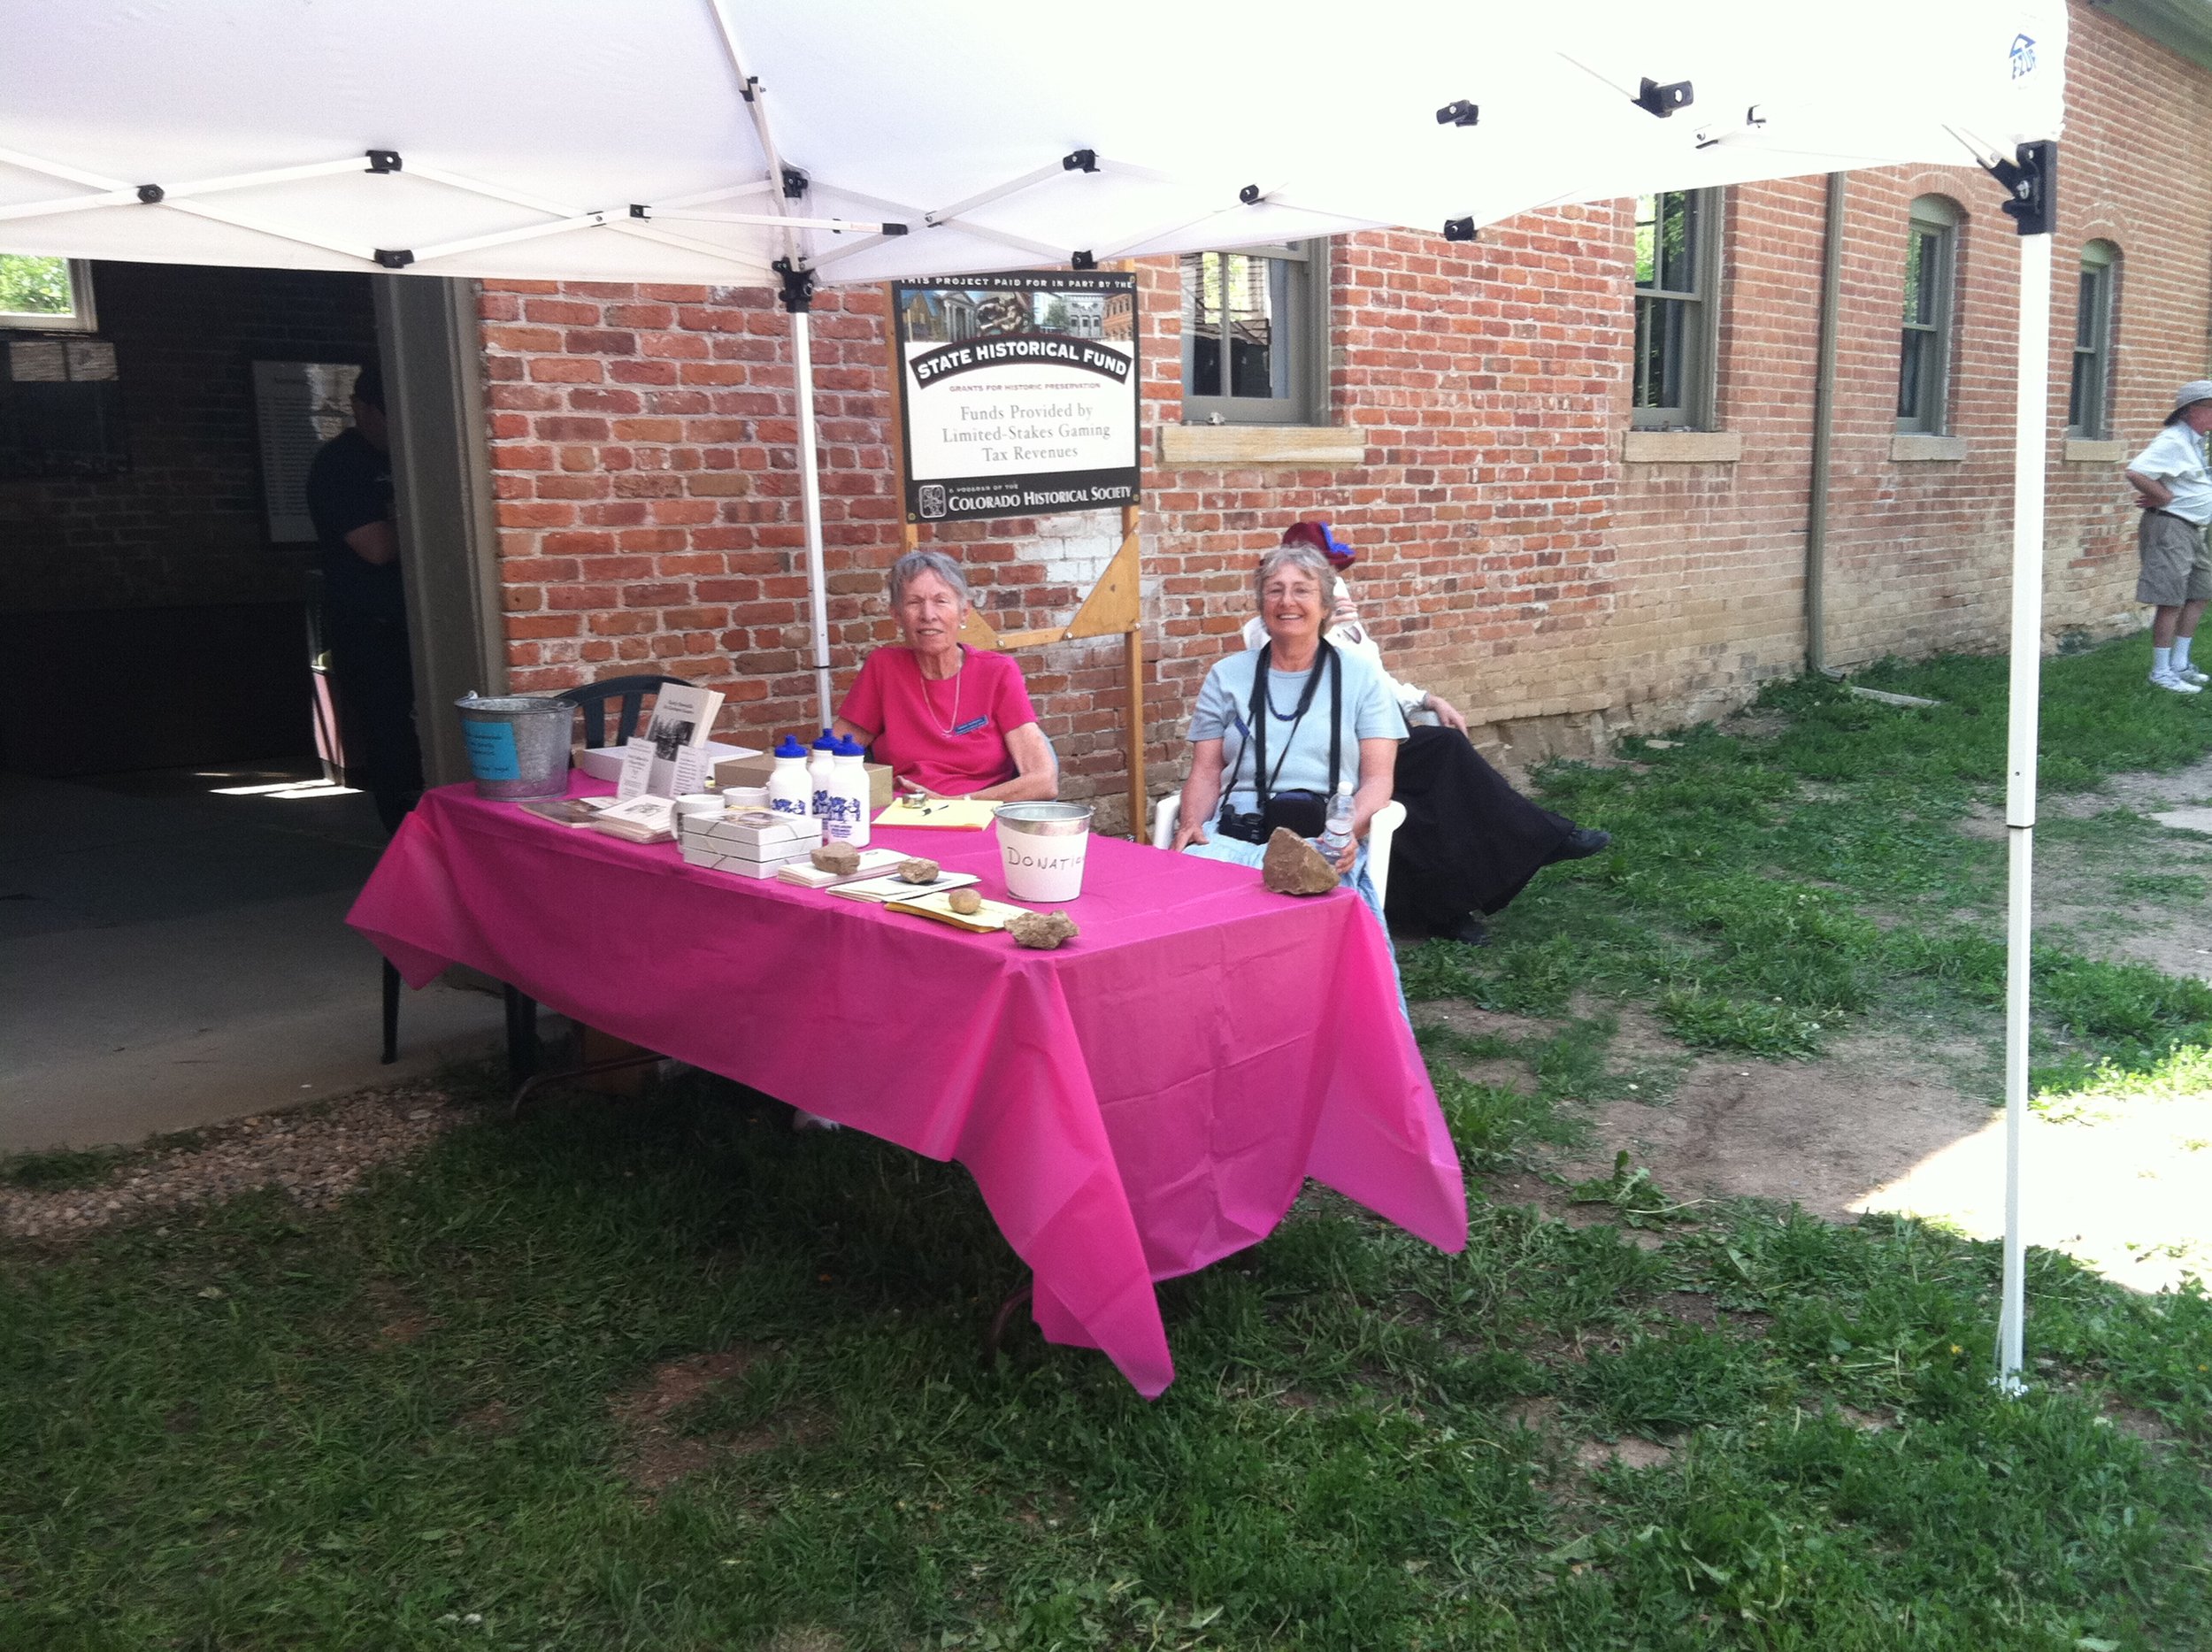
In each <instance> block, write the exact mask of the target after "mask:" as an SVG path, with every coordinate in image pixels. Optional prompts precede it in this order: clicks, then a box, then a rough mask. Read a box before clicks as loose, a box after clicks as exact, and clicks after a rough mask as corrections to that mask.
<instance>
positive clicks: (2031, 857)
mask: <svg viewBox="0 0 2212 1652" xmlns="http://www.w3.org/2000/svg"><path fill="white" fill-rule="evenodd" d="M2018 333H2019V350H2020V365H2019V374H2018V395H2019V400H2018V403H2017V405H2016V408H2015V411H2014V419H2015V425H2014V437H2013V440H2014V443H2015V446H2014V450H2013V473H2012V680H2011V692H2010V723H2009V727H2008V736H2009V738H2008V756H2007V760H2006V765H2005V766H2006V784H2005V826H2006V834H2005V835H2006V838H2007V850H2008V870H2007V878H2008V887H2007V891H2006V911H2005V1260H2004V1290H2003V1310H2002V1314H2001V1318H1999V1320H1998V1325H1997V1386H1998V1387H2000V1388H2001V1389H2003V1390H2004V1391H2005V1392H2006V1393H2008V1394H2018V1393H2020V1392H2021V1391H2022V1389H2023V1387H2024V1383H2023V1382H2022V1380H2021V1376H2020V1371H2021V1367H2022V1365H2023V1364H2024V1353H2025V1341H2026V1335H2025V1333H2026V1313H2027V1291H2026V1251H2025V1246H2024V1242H2023V1238H2022V1234H2021V1227H2020V1138H2021V1133H2022V1131H2023V1130H2024V1127H2025V1126H2026V1123H2027V1116H2028V1031H2029V1028H2028V1008H2029V976H2030V972H2031V967H2032V952H2031V947H2032V939H2033V937H2032V918H2033V912H2034V865H2035V748H2036V737H2037V728H2038V722H2039V718H2038V713H2039V699H2040V695H2041V688H2042V675H2043V487H2044V471H2045V468H2046V466H2047V463H2048V458H2049V455H2048V448H2047V435H2046V432H2045V426H2046V425H2047V422H2048V420H2049V418H2050V371H2051V237H2050V236H2049V235H2047V234H2041V235H2023V236H2022V237H2020V323H2019V327H2018Z"/></svg>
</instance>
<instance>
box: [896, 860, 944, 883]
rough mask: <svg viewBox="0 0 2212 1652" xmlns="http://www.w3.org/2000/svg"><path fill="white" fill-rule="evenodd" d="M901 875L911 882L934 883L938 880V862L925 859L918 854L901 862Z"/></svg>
mask: <svg viewBox="0 0 2212 1652" xmlns="http://www.w3.org/2000/svg"><path fill="white" fill-rule="evenodd" d="M899 876H900V877H902V878H903V879H905V880H906V881H907V882H909V883H934V882H936V881H937V863H936V862H935V861H933V860H924V859H923V858H922V857H920V856H919V855H916V856H914V857H912V858H911V859H908V860H902V861H901V862H900V863H899Z"/></svg>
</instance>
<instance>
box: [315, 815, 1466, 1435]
mask: <svg viewBox="0 0 2212 1652" xmlns="http://www.w3.org/2000/svg"><path fill="white" fill-rule="evenodd" d="M603 789H605V788H603V787H599V786H596V785H595V784H594V783H591V782H588V781H587V782H584V783H583V785H582V786H581V787H580V790H603ZM878 841H879V842H881V843H884V844H886V845H887V846H890V847H894V848H906V849H912V850H913V851H914V852H915V853H918V854H927V855H930V856H932V857H935V858H937V859H939V860H941V861H942V862H943V863H944V864H946V866H947V867H948V868H951V869H956V870H959V871H965V872H977V873H979V874H980V875H981V877H982V880H983V889H984V892H985V893H986V894H987V895H994V896H1001V897H1002V896H1003V895H1004V894H1005V884H1004V880H1003V879H1002V877H1001V875H1000V872H999V864H998V850H997V848H996V844H995V834H991V833H989V832H927V831H904V832H884V833H879V834H878ZM1065 910H1066V911H1068V913H1069V915H1070V916H1071V917H1072V918H1074V919H1075V920H1076V922H1077V923H1079V925H1081V926H1082V935H1081V937H1080V938H1079V940H1076V941H1071V942H1070V943H1069V944H1068V945H1067V946H1065V947H1064V948H1063V949H1061V950H1059V951H1057V952H1031V951H1025V950H1024V949H1020V948H1018V947H1016V946H1015V945H1014V944H1013V943H1012V941H1010V940H1009V939H1008V938H1007V937H1006V936H1004V935H970V934H964V933H962V932H960V931H957V930H954V929H951V928H949V927H946V926H943V925H940V924H935V923H932V922H930V921H928V920H927V919H925V918H910V917H905V916H902V915H899V914H896V913H891V912H886V911H881V910H879V909H878V908H875V907H872V906H867V905H864V904H862V903H857V902H853V901H848V900H841V899H837V898H835V897H833V896H831V895H826V894H822V893H819V892H816V891H811V890H804V889H799V888H795V887H790V886H788V885H784V884H780V883H775V882H772V881H771V882H756V881H753V880H747V879H740V878H734V877H732V876H729V875H728V874H726V873H722V872H707V871H703V870H701V869H699V868H696V867H693V866H687V865H686V864H684V863H683V861H682V859H681V858H680V857H679V856H678V854H677V853H676V850H675V849H674V848H672V847H668V846H663V847H657V848H642V847H640V846H638V845H636V844H632V843H626V842H623V841H619V840H618V839H614V838H611V837H607V836H605V835H603V834H599V833H595V832H588V831H579V830H575V829H572V828H570V827H565V826H556V825H554V824H552V823H550V822H549V821H545V820H541V819H539V818H536V817H534V816H532V815H528V814H525V813H524V812H523V811H521V810H519V809H518V808H516V807H515V806H514V805H512V804H511V803H487V802H484V801H482V800H480V799H479V798H477V797H476V796H474V795H473V794H472V790H471V789H470V788H466V787H447V788H442V789H441V790H438V791H434V792H432V793H430V794H429V795H427V796H426V797H425V798H424V799H423V800H422V803H421V805H420V806H419V808H417V809H416V811H414V813H413V814H412V815H411V816H410V817H409V818H408V819H407V822H406V824H405V825H404V826H402V827H401V829H400V832H399V834H398V836H397V837H396V838H395V839H393V841H392V844H391V847H390V848H389V849H387V850H386V851H385V855H384V858H383V860H382V861H381V862H380V864H378V866H377V868H376V871H375V872H374V874H373V875H372V876H371V878H370V880H369V882H368V886H367V887H366V888H365V889H364V890H363V891H362V894H361V898H360V899H359V900H358V901H357V903H355V905H354V908H353V911H352V912H351V914H350V916H349V922H351V923H352V924H353V926H355V927H356V928H357V929H359V930H360V931H361V932H362V933H363V934H366V935H367V936H368V937H369V939H370V940H372V941H374V942H375V943H376V944H377V946H378V947H379V948H380V949H382V950H383V952H384V954H385V956H386V957H389V958H390V959H391V960H392V962H393V963H395V964H397V965H398V966H399V969H400V972H402V973H403V975H405V976H406V978H407V980H409V982H410V983H411V984H412V985H415V986H418V987H419V986H421V985H423V984H424V983H425V982H426V981H428V980H430V979H431V978H432V977H433V976H434V975H436V974H437V973H438V972H439V971H440V970H441V969H442V968H444V966H445V965H446V964H449V963H461V964H469V965H472V967H474V968H476V969H479V970H481V971H483V972H485V973H487V974H488V975H492V976H494V977H496V978H497V979H499V980H503V981H508V982H511V983H512V984H513V985H514V986H515V987H518V988H520V989H521V990H522V991H524V992H526V993H528V994H529V995H531V996H532V997H534V998H535V999H537V1000H538V1001H539V1002H540V1003H544V1004H546V1005H548V1006H549V1007H550V1008H552V1009H554V1010H558V1011H560V1012H561V1013H563V1014H565V1015H568V1016H572V1017H574V1018H578V1019H580V1020H582V1021H585V1022H588V1023H589V1024H590V1025H592V1026H596V1027H599V1028H602V1029H603V1030H604V1031H606V1032H609V1033H614V1034H616V1035H617V1036H618V1037H621V1038H626V1039H629V1040H631V1041H634V1042H635V1043H639V1044H641V1045H644V1046H645V1047H646V1048H647V1049H656V1050H659V1051H661V1052H663V1053H664V1054H665V1055H669V1056H672V1057H677V1058H678V1059H680V1060H682V1061H686V1062H689V1063H691V1064H693V1065H695V1066H699V1067H703V1068H706V1069H708V1070H709V1071H710V1072H718V1073H723V1074H725V1075H726V1076H728V1077H730V1078H733V1079H736V1080H741V1082H743V1083H746V1084H749V1085H752V1086H754V1087H757V1088H759V1089H761V1090H764V1091H765V1092H767V1093H768V1094H769V1095H774V1096H777V1097H779V1098H780V1099H781V1100H783V1101H786V1102H789V1103H793V1104H795V1105H796V1106H799V1107H803V1108H806V1109H808V1110H810V1111H813V1112H817V1113H820V1114H823V1115H825V1116H826V1117H827V1118H834V1119H837V1120H839V1121H841V1122H842V1123H844V1124H847V1125H850V1126H856V1127H857V1128H859V1129H862V1130H865V1131H868V1132H870V1133H872V1134H875V1135H879V1136H881V1137H883V1138H885V1139H886V1140H887V1141H895V1142H897V1143H898V1144H900V1145H901V1146H902V1147H906V1148H910V1149H913V1150H914V1151H915V1152H918V1153H924V1154H927V1155H928V1156H930V1157H932V1158H937V1159H947V1158H950V1159H957V1160H958V1161H959V1162H960V1163H961V1164H964V1165H965V1166H966V1167H967V1169H968V1170H969V1172H971V1173H972V1174H973V1176H974V1177H975V1179H976V1185H977V1186H978V1187H979V1188H980V1189H981V1191H982V1194H983V1197H984V1200H985V1202H986V1203H987V1205H988V1206H989V1208H990V1210H991V1214H992V1216H993V1217H994V1218H995V1219H996V1220H997V1222H998V1225H999V1227H1000V1229H1001V1230H1002V1232H1003V1233H1005V1235H1006V1238H1007V1241H1008V1242H1009V1243H1010V1245H1012V1247H1013V1248H1014V1249H1015V1251H1016V1252H1017V1253H1018V1255H1019V1256H1021V1257H1022V1259H1023V1260H1024V1261H1025V1262H1026V1263H1027V1264H1029V1266H1030V1268H1031V1269H1032V1270H1033V1272H1034V1273H1035V1276H1036V1296H1035V1313H1036V1317H1037V1323H1038V1325H1040V1327H1041V1329H1042V1330H1043V1332H1044V1333H1045V1335H1046V1336H1047V1337H1048V1338H1049V1339H1051V1340H1052V1341H1057V1342H1064V1343H1072V1344H1076V1345H1078V1346H1082V1347H1094V1348H1102V1349H1103V1350H1104V1351H1105V1352H1106V1354H1107V1355H1108V1356H1110V1358H1112V1360H1113V1361H1114V1363H1115V1364H1117V1365H1118V1366H1119V1367H1120V1368H1121V1370H1122V1372H1124V1373H1125V1375H1126V1376H1127V1377H1128V1379H1129V1380H1130V1381H1131V1382H1132V1383H1133V1384H1134V1385H1135V1386H1136V1387H1137V1388H1138V1390H1139V1391H1140V1392H1141V1393H1143V1394H1145V1395H1157V1394H1158V1393H1160V1391H1161V1390H1163V1389H1164V1388H1165V1387H1167V1385H1168V1383H1169V1382H1170V1381H1171V1380H1172V1379H1173V1377H1174V1366H1173V1364H1171V1361H1170V1359H1169V1357H1168V1351H1167V1337H1166V1333H1165V1331H1164V1328H1163V1327H1162V1325H1161V1322H1160V1310H1159V1306H1158V1303H1157V1302H1156V1299H1155V1297H1154V1294H1153V1289H1152V1282H1153V1281H1154V1280H1155V1279H1168V1278H1171V1277H1173V1276H1174V1275H1177V1274H1179V1273H1187V1272H1192V1271H1194V1270H1195V1269H1198V1268H1202V1267H1204V1266H1206V1265H1207V1264H1210V1263H1212V1262H1215V1261H1217V1260H1218V1259H1219V1258H1220V1257H1223V1256H1227V1255H1229V1254H1230V1253H1231V1252H1232V1251H1235V1250H1240V1249H1243V1248H1244V1247H1245V1246H1247V1245H1250V1244H1254V1243H1256V1241H1259V1240H1261V1239H1263V1238H1264V1237H1265V1236H1266V1235H1267V1233H1270V1232H1271V1230H1272V1229H1273V1228H1274V1226H1276V1224H1277V1223H1278V1222H1279V1221H1280V1220H1281V1219H1282V1218H1283V1215H1284V1213H1285V1212H1286V1210H1288V1209H1289V1208H1290V1204H1291V1201H1292V1200H1293V1199H1294V1198H1295V1197H1296V1196H1297V1194H1298V1190H1299V1187H1300V1186H1301V1185H1302V1182H1303V1180H1304V1179H1305V1178H1306V1177H1308V1176H1311V1177H1313V1178H1314V1179H1317V1180H1318V1181H1322V1182H1325V1183H1326V1184H1327V1185H1329V1186H1330V1187H1334V1188H1336V1189H1338V1190H1339V1191H1340V1192H1341V1193H1344V1194H1345V1195H1348V1196H1349V1197H1351V1198H1353V1199H1356V1200H1357V1201H1358V1202H1359V1203H1362V1204H1363V1205H1365V1206H1367V1207H1368V1208H1369V1209H1370V1210H1374V1211H1375V1212H1377V1213H1378V1214H1379V1215H1381V1216H1383V1217H1386V1218H1388V1219H1389V1220H1391V1221H1393V1222H1395V1223H1397V1224H1398V1225H1399V1226H1402V1227H1403V1228H1405V1229H1407V1230H1408V1231H1409V1232H1410V1233H1416V1234H1417V1235H1419V1236H1420V1237H1421V1238H1423V1239H1425V1240H1427V1241H1430V1242H1431V1243H1432V1244H1434V1245H1437V1246H1439V1247H1440V1248H1442V1249H1446V1250H1457V1249H1460V1248H1461V1247H1462V1246H1463V1245H1464V1244H1465V1242H1466V1236H1467V1208H1466V1194H1465V1190H1464V1188H1463V1185H1462V1182H1461V1179H1460V1171H1459V1161H1458V1157H1457V1156H1456V1155H1455V1152H1454V1151H1453V1148H1452V1143H1451V1141H1450V1138H1449V1136H1448V1134H1447V1133H1446V1130H1445V1126H1444V1120H1443V1118H1442V1115H1441V1114H1440V1111H1439V1110H1438V1107H1437V1103H1436V1095H1435V1092H1434V1091H1433V1090H1432V1088H1431V1087H1430V1085H1429V1080H1428V1075H1427V1072H1426V1071H1425V1069H1424V1067H1423V1065H1422V1063H1421V1058H1420V1055H1419V1052H1418V1051H1417V1049H1415V1047H1414V1043H1413V1038H1412V1034H1411V1033H1410V1031H1409V1029H1408V1027H1407V1026H1406V1022H1405V1018H1404V1017H1403V1015H1402V1013H1401V1012H1400V1010H1399V1008H1398V1002H1397V995H1396V992H1395V989H1394V986H1393V982H1392V976H1391V970H1390V964H1389V960H1388V958H1387V957H1386V954H1385V951H1384V949H1385V948H1386V945H1387V944H1388V943H1387V941H1386V939H1385V938H1384V936H1383V934H1382V932H1381V930H1380V927H1379V926H1378V925H1377V924H1376V922H1375V920H1374V918H1373V917H1372V916H1371V914H1369V913H1368V912H1367V911H1365V910H1364V909H1363V908H1362V907H1361V906H1360V905H1359V904H1358V903H1357V901H1356V899H1355V897H1354V896H1353V895H1351V894H1350V893H1349V892H1348V891H1345V890H1340V891H1338V892H1337V893H1335V894H1333V895H1322V896H1319V897H1315V898H1308V899H1292V898H1289V897H1286V896H1283V895H1270V894H1268V893H1267V892H1266V891H1265V890H1263V889H1262V888H1261V887H1260V884H1259V874H1258V873H1257V872H1253V871H1250V870H1248V869H1246V868H1244V867H1240V866H1228V865H1223V864H1217V863H1215V862H1211V861H1204V860H1199V859H1194V858H1193V857H1188V856H1181V855H1168V854H1164V853H1163V852H1162V851H1160V850H1158V849H1152V848H1150V847H1148V846H1146V845H1141V844H1134V843H1127V842H1123V841H1118V840H1115V839H1110V838H1096V837H1094V838H1093V839H1092V841H1091V845H1090V862H1089V865H1088V867H1087V872H1086V875H1085V879H1084V893H1083V895H1082V898H1081V899H1080V900H1078V901H1076V902H1073V903H1071V904H1070V905H1069V906H1068V907H1067V908H1066V909H1065Z"/></svg>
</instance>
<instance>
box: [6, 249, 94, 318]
mask: <svg viewBox="0 0 2212 1652" xmlns="http://www.w3.org/2000/svg"><path fill="white" fill-rule="evenodd" d="M0 327H8V328H35V329H36V330H38V331H40V332H47V333H89V332H91V331H92V329H93V316H92V272H91V269H90V267H89V266H88V265H86V264H84V263H83V262H82V261H81V260H80V259H76V258H44V257H34V256H32V255H31V254H28V253H22V252H0Z"/></svg>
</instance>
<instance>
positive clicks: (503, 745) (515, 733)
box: [454, 694, 576, 799]
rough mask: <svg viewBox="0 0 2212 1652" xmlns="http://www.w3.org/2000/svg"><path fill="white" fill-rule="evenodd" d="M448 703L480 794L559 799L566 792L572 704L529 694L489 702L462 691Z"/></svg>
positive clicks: (508, 696)
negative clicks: (455, 716)
mask: <svg viewBox="0 0 2212 1652" xmlns="http://www.w3.org/2000/svg"><path fill="white" fill-rule="evenodd" d="M454 705H455V707H456V708H457V709H458V711H460V713H461V736H462V738H463V739H464V740H465V741H467V742H468V749H469V769H470V772H472V773H473V774H474V775H475V776H476V795H478V796H479V797H500V798H507V799H517V798H524V797H558V796H560V795H562V794H563V793H565V791H567V790H568V740H569V731H570V729H571V728H572V726H573V722H574V718H575V716H576V708H575V707H574V706H572V705H570V704H569V703H567V702H566V701H565V700H553V699H547V698H544V697H542V696H541V695H529V694H514V695H500V696H498V697H497V698H495V699H489V700H480V699H478V698H477V697H476V695H473V694H465V695H462V696H461V697H460V698H459V699H457V700H456V701H455V702H454Z"/></svg>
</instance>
